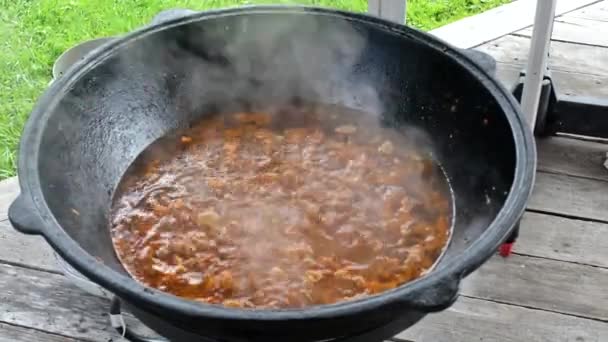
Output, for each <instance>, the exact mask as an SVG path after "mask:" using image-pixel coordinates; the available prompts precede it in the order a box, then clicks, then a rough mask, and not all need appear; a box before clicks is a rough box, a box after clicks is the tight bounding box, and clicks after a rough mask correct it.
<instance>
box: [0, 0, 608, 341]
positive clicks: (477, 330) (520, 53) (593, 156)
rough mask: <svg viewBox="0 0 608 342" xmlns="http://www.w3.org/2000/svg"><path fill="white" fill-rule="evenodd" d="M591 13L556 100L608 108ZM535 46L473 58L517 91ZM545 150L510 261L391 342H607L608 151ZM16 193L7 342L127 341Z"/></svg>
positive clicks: (4, 325) (13, 187)
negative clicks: (581, 99)
mask: <svg viewBox="0 0 608 342" xmlns="http://www.w3.org/2000/svg"><path fill="white" fill-rule="evenodd" d="M520 1H524V0H520ZM566 1H568V0H566ZM587 3H590V5H588V6H585V7H584V8H581V9H577V10H575V11H573V12H569V13H566V14H564V15H562V16H561V17H560V18H559V19H558V21H557V22H556V24H555V34H554V38H555V42H554V43H553V45H552V57H551V66H552V68H553V70H554V76H555V78H556V82H558V84H559V85H560V86H561V89H562V90H561V91H564V92H567V93H569V94H572V95H582V96H585V95H593V96H603V97H608V0H605V1H596V2H593V1H587ZM495 19H496V20H499V19H500V17H499V16H498V17H496V18H495ZM475 20H479V19H475ZM481 22H485V21H484V20H481ZM480 29H481V28H480ZM529 36H530V30H529V29H526V28H523V29H521V30H518V31H516V32H514V33H510V32H506V33H505V34H504V35H502V36H501V37H500V38H498V39H494V40H493V41H491V42H488V43H485V44H482V45H480V46H479V47H478V48H479V49H480V50H483V51H487V52H489V53H490V54H492V55H493V56H495V58H496V59H497V60H498V61H499V78H500V79H501V80H503V81H504V82H506V83H508V84H511V83H512V82H514V80H515V79H516V77H517V72H518V71H519V70H520V69H521V68H522V67H523V65H524V62H525V58H526V55H527V49H528V46H529V41H530V39H529ZM564 89H565V90H564ZM538 148H539V165H538V174H537V179H536V187H535V191H534V194H533V197H532V199H531V201H530V203H529V206H528V211H527V212H526V214H525V216H524V218H523V223H522V227H521V235H520V239H519V241H518V243H517V244H516V246H515V255H513V256H512V257H510V258H508V259H503V258H501V257H498V256H496V257H494V258H493V259H491V260H490V261H488V262H487V263H486V264H485V265H484V266H483V267H481V269H479V270H478V271H477V272H475V273H474V274H472V275H471V276H470V277H469V278H467V279H466V280H465V281H464V284H463V286H462V289H461V296H460V299H459V300H458V301H457V303H456V304H455V305H454V306H453V307H452V308H450V309H448V310H446V311H444V312H442V313H439V314H434V315H430V316H428V317H427V318H425V319H424V320H423V321H422V322H421V323H419V324H417V325H416V326H414V327H412V328H411V329H409V330H407V331H405V332H403V333H401V334H399V335H398V336H397V337H396V338H395V339H394V340H395V341H400V340H409V341H416V342H421V341H424V342H426V341H429V342H444V341H445V342H472V341H485V342H487V341H501V342H502V341H505V342H536V341H547V342H555V341H568V342H607V341H608V169H606V167H605V166H604V165H603V164H604V162H605V161H606V157H607V152H608V145H606V144H602V143H597V142H587V141H581V140H573V139H568V138H564V137H554V138H549V139H544V140H540V141H539V142H538ZM17 193H18V186H17V181H16V179H9V180H6V181H4V182H1V183H0V342H8V341H23V342H32V341H51V342H54V341H104V342H107V341H120V340H121V339H120V338H119V337H118V336H117V335H116V333H115V332H114V331H113V330H112V329H111V328H110V326H109V324H108V322H109V321H108V317H107V315H106V312H107V310H108V307H109V304H108V302H106V301H105V300H104V299H101V298H97V297H94V296H90V295H87V294H85V293H83V292H82V291H81V290H79V289H78V288H76V287H75V286H73V285H72V284H71V283H69V282H68V281H67V280H66V279H65V278H64V277H63V276H62V274H61V272H60V270H59V268H58V266H57V265H56V263H55V259H54V256H53V254H52V251H51V249H50V247H49V246H48V245H47V244H46V243H45V242H44V240H42V239H41V238H39V237H32V236H26V235H21V234H19V233H17V232H16V231H14V230H13V229H12V228H11V227H10V224H9V222H8V221H7V218H6V211H7V207H8V205H9V204H10V202H11V201H12V199H13V198H14V197H15V196H16V195H17Z"/></svg>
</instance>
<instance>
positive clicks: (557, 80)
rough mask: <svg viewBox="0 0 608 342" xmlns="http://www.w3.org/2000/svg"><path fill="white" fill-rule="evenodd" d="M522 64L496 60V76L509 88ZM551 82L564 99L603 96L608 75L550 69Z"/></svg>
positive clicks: (606, 93) (517, 76)
mask: <svg viewBox="0 0 608 342" xmlns="http://www.w3.org/2000/svg"><path fill="white" fill-rule="evenodd" d="M523 68H524V65H523V64H519V65H518V64H512V63H502V62H498V63H497V65H496V78H497V79H498V80H500V81H501V82H502V84H503V85H505V87H507V89H509V90H511V89H512V87H513V86H514V85H515V84H516V82H517V81H518V78H519V72H520V71H521V70H522V69H523ZM551 75H552V80H553V84H554V85H555V87H556V89H557V91H558V93H559V95H560V96H561V97H563V98H564V99H568V97H570V96H588V97H598V98H603V97H606V96H608V76H596V75H589V74H580V73H575V72H566V71H559V70H551Z"/></svg>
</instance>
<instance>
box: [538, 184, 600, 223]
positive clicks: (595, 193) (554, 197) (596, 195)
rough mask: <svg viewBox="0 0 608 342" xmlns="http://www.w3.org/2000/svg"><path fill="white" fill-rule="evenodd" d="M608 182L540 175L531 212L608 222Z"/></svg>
mask: <svg viewBox="0 0 608 342" xmlns="http://www.w3.org/2000/svg"><path fill="white" fill-rule="evenodd" d="M607 194H608V182H605V181H598V180H593V179H583V178H577V177H570V176H565V175H558V174H551V173H544V172H539V173H537V174H536V185H535V186H534V192H533V194H532V198H531V199H530V201H529V202H528V208H529V209H533V210H539V211H543V212H548V213H556V214H561V215H569V216H573V217H577V218H586V219H594V220H601V221H605V222H608V197H607Z"/></svg>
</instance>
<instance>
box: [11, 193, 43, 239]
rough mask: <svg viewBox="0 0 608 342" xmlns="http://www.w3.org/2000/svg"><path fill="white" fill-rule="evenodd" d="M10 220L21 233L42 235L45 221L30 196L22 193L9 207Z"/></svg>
mask: <svg viewBox="0 0 608 342" xmlns="http://www.w3.org/2000/svg"><path fill="white" fill-rule="evenodd" d="M8 220H9V221H10V222H11V225H12V226H13V227H14V228H15V229H16V230H18V231H19V232H21V233H24V234H31V235H42V234H43V233H44V222H43V220H42V218H41V217H40V216H39V214H38V210H37V209H36V208H35V207H34V203H33V201H32V200H31V198H29V196H27V195H25V194H23V193H21V194H20V195H19V196H18V197H17V198H16V199H15V200H14V201H13V203H11V206H10V207H9V208H8Z"/></svg>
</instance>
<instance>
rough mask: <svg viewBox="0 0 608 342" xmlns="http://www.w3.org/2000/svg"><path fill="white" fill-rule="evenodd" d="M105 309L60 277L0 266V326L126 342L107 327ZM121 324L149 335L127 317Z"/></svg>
mask: <svg viewBox="0 0 608 342" xmlns="http://www.w3.org/2000/svg"><path fill="white" fill-rule="evenodd" d="M109 306H110V304H109V302H108V301H107V300H105V299H102V298H99V297H95V296H90V295H88V294H86V293H84V292H83V291H81V290H80V289H78V288H77V287H75V286H74V285H72V284H71V283H70V282H69V281H68V280H67V279H66V278H65V277H63V276H62V275H58V274H53V273H48V272H44V271H37V270H32V269H27V268H23V267H16V266H10V265H6V264H0V322H4V323H8V324H14V325H20V326H23V327H31V328H33V329H36V330H40V331H44V332H48V333H52V334H59V335H63V336H66V337H72V338H76V339H84V340H87V341H99V342H107V341H114V342H121V341H124V342H126V341H125V340H124V339H122V338H120V336H119V335H118V334H117V333H116V331H115V330H114V329H113V328H112V327H111V326H110V324H109V322H110V321H109V318H108V315H107V312H108V309H109ZM125 320H126V322H127V324H129V326H131V327H133V328H134V329H135V330H136V331H138V332H141V333H143V334H146V335H149V334H150V333H151V332H150V330H149V329H147V328H145V327H144V326H143V325H142V324H141V323H139V322H137V321H136V320H135V319H134V318H133V317H132V316H130V315H129V314H126V315H125Z"/></svg>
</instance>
